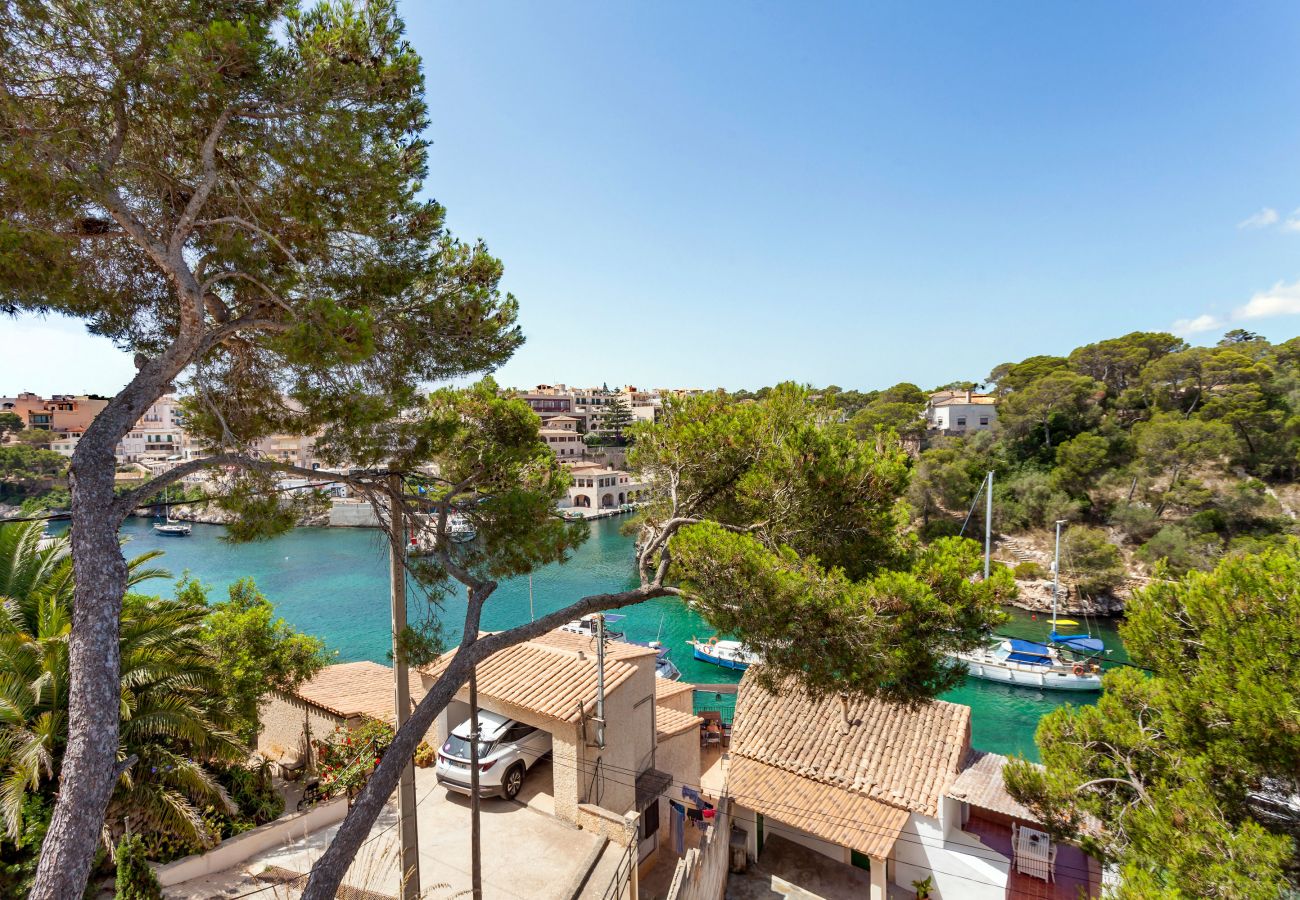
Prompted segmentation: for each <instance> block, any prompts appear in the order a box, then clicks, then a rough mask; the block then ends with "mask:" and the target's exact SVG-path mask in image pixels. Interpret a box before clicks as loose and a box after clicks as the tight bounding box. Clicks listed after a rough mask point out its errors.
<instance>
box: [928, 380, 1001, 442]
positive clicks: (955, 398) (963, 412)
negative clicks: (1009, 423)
mask: <svg viewBox="0 0 1300 900" xmlns="http://www.w3.org/2000/svg"><path fill="white" fill-rule="evenodd" d="M997 421H998V408H997V398H995V397H994V396H993V395H992V394H978V393H975V392H974V391H969V390H962V391H939V392H938V393H935V394H931V395H930V400H929V402H928V403H927V404H926V406H925V424H926V427H927V428H929V429H930V430H931V431H942V432H943V433H945V434H971V433H973V432H976V431H988V430H989V429H991V428H992V427H993V426H994V425H996V424H997Z"/></svg>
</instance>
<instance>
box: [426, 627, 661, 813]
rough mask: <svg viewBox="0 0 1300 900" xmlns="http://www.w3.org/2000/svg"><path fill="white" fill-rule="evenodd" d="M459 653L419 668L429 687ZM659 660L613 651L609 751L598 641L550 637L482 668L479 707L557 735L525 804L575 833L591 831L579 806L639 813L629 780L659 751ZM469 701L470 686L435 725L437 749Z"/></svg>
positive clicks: (465, 714)
mask: <svg viewBox="0 0 1300 900" xmlns="http://www.w3.org/2000/svg"><path fill="white" fill-rule="evenodd" d="M454 655H455V654H454V651H453V652H452V653H448V654H445V655H444V656H442V657H441V658H440V659H438V660H437V661H436V662H434V663H433V664H431V665H430V666H428V667H426V668H424V669H422V670H421V677H422V678H423V680H424V685H425V687H426V688H427V687H429V686H432V684H433V682H434V680H436V679H437V678H438V677H439V676H440V675H441V674H442V672H443V671H444V670H445V668H446V667H447V665H449V664H450V662H451V659H452V658H453V656H454ZM654 655H655V651H654V650H653V649H651V648H648V647H639V646H635V645H632V644H625V643H620V642H611V643H610V644H609V645H608V646H607V648H606V654H605V678H604V682H605V719H606V726H605V747H604V749H603V750H601V749H599V748H598V747H597V746H596V730H597V723H596V722H595V721H594V716H595V708H596V694H597V682H598V677H597V671H596V652H595V644H594V640H593V639H592V638H590V637H587V636H584V635H577V634H570V633H567V632H559V631H556V632H550V633H549V634H545V635H542V636H541V637H538V638H535V639H533V640H531V641H527V642H525V643H523V644H518V645H516V646H513V647H507V648H506V649H504V650H501V651H500V652H498V653H495V654H493V655H492V656H490V657H488V658H487V659H486V660H484V661H483V662H481V663H480V664H479V666H478V672H477V680H478V702H479V708H480V709H485V710H490V711H492V712H495V713H497V714H499V715H502V716H506V717H507V718H510V719H514V720H515V721H518V722H525V723H527V724H529V725H532V726H533V727H534V728H540V729H542V730H544V731H546V732H547V733H549V734H550V735H551V754H552V755H551V760H550V762H549V763H545V762H543V763H538V764H537V765H536V766H534V767H533V769H532V770H531V771H530V772H529V775H528V777H527V778H526V779H525V781H524V789H523V793H522V794H521V795H520V800H522V801H523V802H526V803H527V804H528V805H529V806H530V807H533V808H534V809H537V810H539V811H544V812H548V813H551V814H553V815H555V816H556V817H557V818H559V819H561V820H563V821H566V822H570V823H573V824H577V825H589V824H590V823H589V822H585V821H584V817H583V816H582V814H581V813H580V810H579V807H580V806H582V805H583V804H588V803H590V804H595V805H599V806H602V807H604V808H605V809H608V810H611V811H614V812H616V813H618V814H620V815H622V814H623V813H626V812H627V811H629V810H631V809H633V807H634V805H635V803H636V797H635V789H634V784H633V782H634V777H632V775H631V774H629V773H638V772H640V771H641V770H642V769H644V768H646V765H645V764H644V763H645V759H646V757H647V755H648V754H647V749H651V748H653V746H654V737H655V731H654V702H653V700H654ZM641 663H644V665H642V664H641ZM468 695H469V690H468V687H462V688H461V689H460V690H459V691H458V692H457V694H456V697H455V699H454V700H453V701H452V702H451V703H449V704H448V705H447V708H446V709H445V710H444V711H443V712H442V713H441V714H440V715H439V716H438V718H437V719H436V720H435V724H434V733H433V734H432V735H431V737H436V739H437V741H438V745H439V746H441V745H442V743H443V742H444V741H445V740H446V738H447V735H448V733H449V732H450V731H451V729H452V728H455V727H457V726H459V725H460V723H461V722H463V721H465V720H466V719H468V718H469V702H468V701H469V696H468ZM488 802H489V803H491V802H493V801H488Z"/></svg>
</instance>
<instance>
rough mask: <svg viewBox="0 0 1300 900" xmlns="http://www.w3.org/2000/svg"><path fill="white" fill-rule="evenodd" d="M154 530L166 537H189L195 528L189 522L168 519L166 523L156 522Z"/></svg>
mask: <svg viewBox="0 0 1300 900" xmlns="http://www.w3.org/2000/svg"><path fill="white" fill-rule="evenodd" d="M153 530H154V531H156V532H157V533H158V534H161V535H164V536H166V537H189V536H190V534H191V533H192V532H193V531H194V528H193V526H191V525H190V523H189V522H178V521H176V520H175V519H168V520H167V521H166V522H154V523H153Z"/></svg>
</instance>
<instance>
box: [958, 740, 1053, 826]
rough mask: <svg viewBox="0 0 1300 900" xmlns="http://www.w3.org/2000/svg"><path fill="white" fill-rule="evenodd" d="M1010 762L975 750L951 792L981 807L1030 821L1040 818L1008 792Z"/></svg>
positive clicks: (995, 754)
mask: <svg viewBox="0 0 1300 900" xmlns="http://www.w3.org/2000/svg"><path fill="white" fill-rule="evenodd" d="M1006 764H1007V758H1006V757H1005V756H1000V755H998V754H997V753H985V752H983V751H980V750H972V751H971V754H970V758H969V760H967V763H966V768H965V769H963V770H962V773H961V774H960V775H958V776H957V778H956V780H955V781H953V783H952V785H951V786H950V787H949V788H948V790H947V792H946V793H947V795H948V796H949V797H952V798H953V799H956V800H963V801H965V802H966V803H969V804H970V805H971V806H976V807H979V808H980V809H988V810H992V811H993V812H999V813H1004V814H1005V815H1008V816H1011V817H1013V818H1016V819H1024V820H1027V821H1030V822H1035V821H1037V819H1036V817H1035V816H1034V814H1033V813H1031V812H1030V811H1029V810H1028V809H1026V808H1025V807H1024V806H1022V805H1020V803H1019V802H1018V801H1016V800H1015V799H1014V798H1013V797H1012V796H1011V795H1010V794H1008V793H1007V786H1006V784H1005V783H1003V781H1002V767H1003V766H1005V765H1006Z"/></svg>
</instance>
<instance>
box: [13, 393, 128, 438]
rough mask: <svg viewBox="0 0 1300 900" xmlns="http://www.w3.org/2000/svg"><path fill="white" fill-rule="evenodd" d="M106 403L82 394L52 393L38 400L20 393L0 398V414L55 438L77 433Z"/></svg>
mask: <svg viewBox="0 0 1300 900" xmlns="http://www.w3.org/2000/svg"><path fill="white" fill-rule="evenodd" d="M105 406H108V401H107V400H103V399H99V398H96V397H88V396H86V395H84V394H80V395H72V394H55V395H54V396H52V397H50V398H48V399H47V398H44V397H41V396H40V395H39V394H33V393H31V392H30V391H23V392H22V393H20V394H18V395H17V396H14V397H0V412H11V413H15V414H16V415H18V416H20V417H21V418H22V420H23V426H24V427H26V428H40V429H44V430H46V431H50V432H53V433H54V434H57V435H61V436H62V435H69V434H75V435H76V436H78V437H80V436H81V434H82V433H83V432H84V431H85V430H86V428H87V427H88V426H89V425H90V423H91V421H92V420H93V419H94V418H95V416H97V415H99V412H100V410H102V409H103V408H104V407H105Z"/></svg>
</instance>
